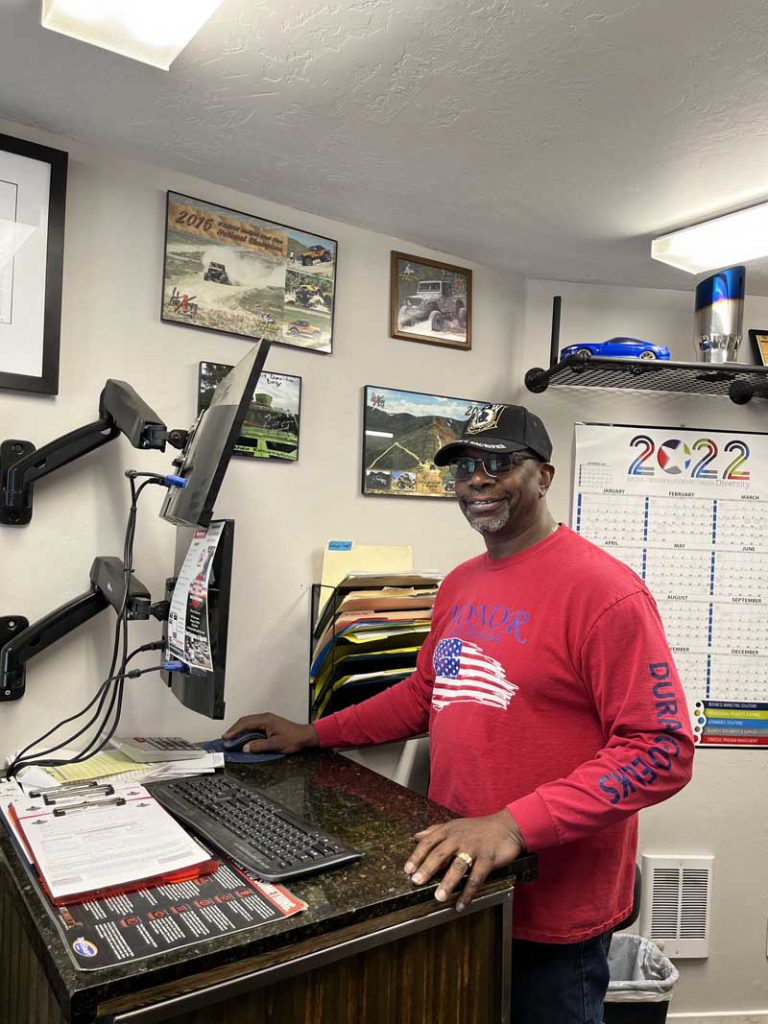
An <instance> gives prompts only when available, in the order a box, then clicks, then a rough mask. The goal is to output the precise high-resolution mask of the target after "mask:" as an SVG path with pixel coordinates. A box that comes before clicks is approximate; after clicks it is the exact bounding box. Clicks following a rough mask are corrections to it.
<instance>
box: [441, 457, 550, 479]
mask: <svg viewBox="0 0 768 1024" xmlns="http://www.w3.org/2000/svg"><path fill="white" fill-rule="evenodd" d="M535 458H536V456H535V455H531V453H530V452H513V453H511V454H510V453H509V452H502V453H501V454H499V455H483V456H482V457H481V458H479V459H476V458H473V457H472V456H470V455H463V456H462V457H461V458H460V459H454V461H453V462H449V463H448V466H449V468H450V471H451V475H452V476H453V478H454V479H455V480H469V478H470V477H471V476H473V475H474V473H475V472H476V471H477V470H478V469H479V468H480V467H481V466H482V468H483V472H484V473H485V475H486V476H489V477H491V478H492V479H494V480H495V479H496V478H497V477H500V476H506V475H507V473H511V472H512V471H513V470H515V469H517V467H518V466H521V465H522V464H523V463H524V462H526V461H527V460H528V459H535Z"/></svg>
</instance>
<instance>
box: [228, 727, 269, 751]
mask: <svg viewBox="0 0 768 1024" xmlns="http://www.w3.org/2000/svg"><path fill="white" fill-rule="evenodd" d="M266 738H267V734H266V733H265V732H262V730H261V729H250V730H248V731H247V732H239V733H237V734H236V735H235V736H230V737H229V739H226V740H222V741H221V745H222V747H223V748H224V750H225V751H226V752H227V753H228V754H231V753H233V752H234V751H242V749H243V747H244V746H245V744H246V743H250V742H251V740H264V739H266Z"/></svg>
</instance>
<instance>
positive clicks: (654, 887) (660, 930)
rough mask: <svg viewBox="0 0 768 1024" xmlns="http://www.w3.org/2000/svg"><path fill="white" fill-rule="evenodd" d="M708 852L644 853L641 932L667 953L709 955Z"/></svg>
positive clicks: (710, 866) (709, 884) (673, 954)
mask: <svg viewBox="0 0 768 1024" xmlns="http://www.w3.org/2000/svg"><path fill="white" fill-rule="evenodd" d="M713 862H714V858H713V857H710V856H704V857H701V856H690V857H689V856H685V857H682V856H680V857H677V856H663V857H662V856H653V855H643V861H642V872H643V881H642V903H641V909H640V933H641V934H642V935H645V936H647V937H648V938H650V939H653V940H654V941H655V942H657V943H658V944H659V945H660V946H661V947H662V948H663V950H664V952H665V953H666V955H667V956H670V957H706V956H709V921H710V906H711V900H712V869H713Z"/></svg>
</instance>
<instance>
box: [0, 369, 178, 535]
mask: <svg viewBox="0 0 768 1024" xmlns="http://www.w3.org/2000/svg"><path fill="white" fill-rule="evenodd" d="M121 433H122V434H125V436H126V437H127V438H128V440H129V441H130V442H131V444H132V445H133V446H134V448H156V449H159V450H160V451H165V442H166V440H167V439H168V430H167V428H166V426H165V424H164V423H163V422H162V420H161V419H160V418H159V416H158V415H157V414H156V413H155V412H154V411H153V410H152V409H151V408H150V407H149V406H148V405H147V403H146V402H145V401H144V400H143V399H142V398H141V397H140V396H139V395H138V394H137V393H136V392H135V391H134V390H133V388H132V387H131V386H130V384H126V383H125V381H121V380H108V381H107V382H106V384H105V385H104V390H103V391H102V393H101V397H100V399H99V419H97V420H95V421H94V422H93V423H88V424H86V425H85V426H84V427H78V428H77V430H72V431H70V433H68V434H64V436H63V437H59V438H57V439H56V440H55V441H50V442H49V443H48V444H46V445H44V446H43V447H42V448H39V449H38V450H37V451H36V450H35V446H34V445H33V444H32V443H31V442H29V441H19V440H9V441H3V443H2V444H0V524H3V525H5V526H26V524H27V523H29V522H30V520H31V519H32V485H33V484H34V483H35V481H36V480H40V479H41V478H42V477H44V476H47V475H48V474H49V473H52V472H53V471H54V470H55V469H59V467H60V466H66V465H67V463H69V462H72V461H74V460H75V459H79V458H80V456H81V455H85V454H86V453H87V452H91V451H93V450H94V449H96V448H100V447H101V445H103V444H107V443H108V442H109V441H113V440H114V439H115V438H116V437H118V436H119V435H120V434H121Z"/></svg>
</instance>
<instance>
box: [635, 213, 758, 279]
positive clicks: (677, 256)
mask: <svg viewBox="0 0 768 1024" xmlns="http://www.w3.org/2000/svg"><path fill="white" fill-rule="evenodd" d="M760 256H768V203H761V204H760V205H759V206H750V207H749V209H747V210H739V211H738V212H737V213H727V214H726V215H725V216H723V217H716V218H715V219H714V220H708V221H705V222H704V223H703V224H694V225H693V226H692V227H689V228H681V229H680V231H672V232H670V234H668V235H662V236H661V238H655V239H654V240H653V241H652V242H651V257H652V258H653V259H655V260H661V262H662V263H669V265H670V266H672V267H678V268H679V269H680V270H687V271H688V273H689V274H701V273H703V271H705V270H718V269H719V268H720V267H727V266H730V265H731V264H733V263H746V262H747V261H748V260H754V259H758V258H759V257H760Z"/></svg>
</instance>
